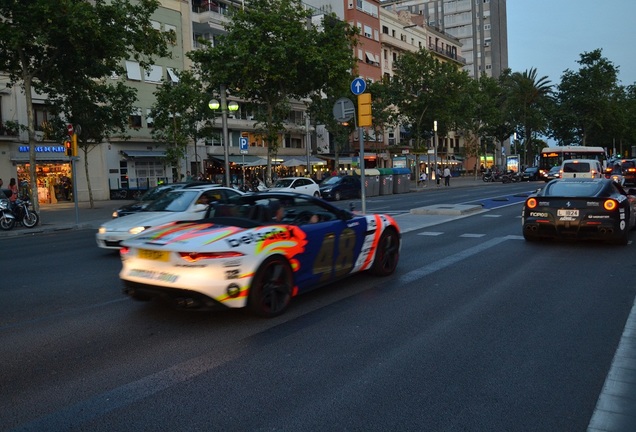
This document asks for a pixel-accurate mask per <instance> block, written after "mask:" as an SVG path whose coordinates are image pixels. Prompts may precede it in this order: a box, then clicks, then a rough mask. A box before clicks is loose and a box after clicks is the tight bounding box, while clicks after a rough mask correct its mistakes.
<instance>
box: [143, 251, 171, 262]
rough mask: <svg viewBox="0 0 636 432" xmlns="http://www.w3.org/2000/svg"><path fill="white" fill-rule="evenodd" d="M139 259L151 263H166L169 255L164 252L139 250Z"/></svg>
mask: <svg viewBox="0 0 636 432" xmlns="http://www.w3.org/2000/svg"><path fill="white" fill-rule="evenodd" d="M139 258H142V259H147V260H152V261H168V259H169V255H168V252H166V251H156V250H148V249H139Z"/></svg>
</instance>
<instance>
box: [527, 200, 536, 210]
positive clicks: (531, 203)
mask: <svg viewBox="0 0 636 432" xmlns="http://www.w3.org/2000/svg"><path fill="white" fill-rule="evenodd" d="M536 206H537V200H536V199H535V198H528V200H527V201H526V207H528V208H531V209H533V208H535V207H536Z"/></svg>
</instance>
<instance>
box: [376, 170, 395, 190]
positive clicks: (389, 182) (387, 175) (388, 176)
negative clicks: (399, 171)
mask: <svg viewBox="0 0 636 432" xmlns="http://www.w3.org/2000/svg"><path fill="white" fill-rule="evenodd" d="M378 171H380V195H392V194H393V168H378Z"/></svg>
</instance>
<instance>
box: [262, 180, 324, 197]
mask: <svg viewBox="0 0 636 432" xmlns="http://www.w3.org/2000/svg"><path fill="white" fill-rule="evenodd" d="M268 191H271V192H295V193H301V194H305V195H311V196H315V197H319V196H320V186H318V183H316V182H315V181H313V180H312V179H310V178H309V177H285V178H281V179H278V180H276V182H275V183H274V185H273V186H272V187H271V188H269V189H268Z"/></svg>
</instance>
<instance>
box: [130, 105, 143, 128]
mask: <svg viewBox="0 0 636 432" xmlns="http://www.w3.org/2000/svg"><path fill="white" fill-rule="evenodd" d="M128 126H129V127H131V128H136V129H139V128H140V127H141V109H140V108H133V110H132V112H131V113H130V116H129V117H128Z"/></svg>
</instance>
